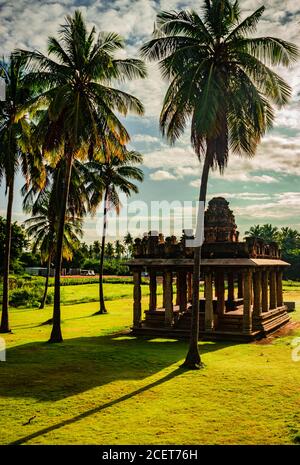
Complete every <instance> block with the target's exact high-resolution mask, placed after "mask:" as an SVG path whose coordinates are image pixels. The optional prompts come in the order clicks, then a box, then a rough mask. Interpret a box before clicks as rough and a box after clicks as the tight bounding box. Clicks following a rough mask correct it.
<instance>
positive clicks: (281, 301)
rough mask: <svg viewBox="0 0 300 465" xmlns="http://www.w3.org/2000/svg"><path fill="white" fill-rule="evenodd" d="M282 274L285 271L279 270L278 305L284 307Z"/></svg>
mask: <svg viewBox="0 0 300 465" xmlns="http://www.w3.org/2000/svg"><path fill="white" fill-rule="evenodd" d="M282 275H283V272H282V270H279V271H278V272H277V280H276V282H277V306H278V307H282V306H283V293H282Z"/></svg>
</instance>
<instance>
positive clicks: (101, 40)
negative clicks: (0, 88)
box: [21, 11, 146, 342]
mask: <svg viewBox="0 0 300 465" xmlns="http://www.w3.org/2000/svg"><path fill="white" fill-rule="evenodd" d="M95 34H96V31H95V28H93V29H92V30H91V31H88V30H87V27H86V24H85V22H84V20H83V18H82V15H81V13H80V11H75V13H74V16H73V17H71V16H67V17H66V23H65V24H64V25H63V26H62V27H61V29H60V31H59V39H56V38H54V37H50V38H49V41H48V56H46V55H44V54H42V53H40V52H36V51H35V52H24V51H21V53H22V55H24V56H25V57H26V59H27V60H28V71H29V72H28V75H27V77H26V79H27V83H29V84H31V85H32V86H33V87H34V88H35V89H36V91H37V92H38V95H37V97H36V98H35V99H34V100H33V101H32V108H34V107H35V106H36V105H40V104H41V103H43V104H45V105H46V106H47V109H48V111H47V112H46V114H45V115H44V117H43V118H41V120H40V122H39V132H38V135H39V138H40V140H42V141H43V143H42V145H43V151H44V153H46V154H48V155H52V154H53V152H55V154H56V156H57V155H58V154H59V155H60V156H61V157H62V158H64V159H65V160H66V166H67V168H66V172H65V178H64V181H63V192H62V196H61V208H60V212H59V216H60V221H59V228H58V234H57V246H56V260H55V294H54V308H53V328H52V332H51V336H50V341H49V342H61V341H62V340H63V338H62V333H61V324H60V320H61V318H60V273H61V264H62V247H63V236H64V225H65V214H66V206H67V199H68V195H69V187H70V179H71V173H72V168H73V164H74V159H76V158H82V157H86V156H87V155H89V157H92V156H93V154H94V153H95V152H100V153H101V152H103V153H106V151H107V149H108V150H111V149H114V150H115V153H116V154H117V156H122V155H123V145H124V144H125V143H127V142H128V141H129V134H128V132H127V131H126V129H125V127H124V125H123V124H122V123H121V121H120V120H119V119H118V117H117V116H116V113H115V112H116V111H118V112H119V113H120V114H122V115H126V114H127V112H128V111H133V112H135V113H137V114H139V115H141V114H142V113H143V106H142V104H141V103H140V101H139V100H138V99H137V98H135V97H133V96H132V95H130V94H128V93H126V92H123V91H121V90H119V89H116V88H113V87H111V83H112V81H114V80H128V79H134V78H144V77H145V76H146V71H145V67H144V65H143V63H142V62H141V61H140V60H135V59H130V58H129V59H116V58H115V53H116V52H118V51H119V50H121V49H123V48H124V44H123V40H122V38H121V37H120V36H119V35H118V34H115V33H101V34H99V35H98V37H97V38H96V36H95ZM52 57H54V58H52Z"/></svg>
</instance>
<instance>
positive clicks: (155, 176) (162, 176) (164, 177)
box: [150, 170, 177, 181]
mask: <svg viewBox="0 0 300 465" xmlns="http://www.w3.org/2000/svg"><path fill="white" fill-rule="evenodd" d="M150 178H151V179H152V181H168V180H171V179H172V180H173V179H177V178H176V176H174V175H173V174H171V173H169V171H164V170H158V171H155V172H154V173H151V174H150Z"/></svg>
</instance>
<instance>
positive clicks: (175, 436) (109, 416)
mask: <svg viewBox="0 0 300 465" xmlns="http://www.w3.org/2000/svg"><path fill="white" fill-rule="evenodd" d="M91 286H92V287H91V288H90V285H82V286H74V289H73V290H72V286H70V287H67V288H65V289H63V292H64V299H66V300H68V299H69V301H70V300H71V299H73V298H74V300H76V299H77V301H78V300H80V299H81V298H82V296H84V294H85V296H86V297H87V298H90V296H91V293H92V292H94V291H95V292H96V290H95V289H96V285H91ZM93 286H94V287H93ZM131 290H132V287H131V286H130V285H127V284H126V285H120V284H107V285H106V288H105V292H106V295H107V296H108V297H109V298H111V299H113V300H109V301H108V302H107V307H108V310H109V314H108V315H99V316H91V315H92V314H93V313H94V312H95V311H96V310H97V309H98V305H97V303H96V302H89V303H81V304H76V305H75V304H73V305H64V306H63V307H62V319H63V325H62V326H63V335H64V338H65V341H64V343H62V344H58V345H49V344H47V343H46V342H45V341H46V340H47V339H48V337H49V333H50V327H49V326H48V325H43V324H42V323H43V322H45V321H46V320H47V319H49V318H50V317H51V308H50V307H47V308H46V309H45V310H37V309H34V310H31V309H14V310H12V311H11V326H12V328H13V333H12V334H9V335H5V336H4V337H5V339H6V342H7V347H8V349H7V361H6V362H1V363H0V395H1V400H0V403H1V416H0V443H2V444H8V443H15V442H17V443H24V444H130V443H133V444H193V443H194V444H293V443H297V442H300V395H299V394H300V392H299V391H300V362H298V363H297V362H293V361H292V360H291V341H292V339H293V337H295V336H298V337H299V336H300V330H299V329H298V330H295V332H294V334H290V335H288V336H285V337H280V338H275V339H273V341H272V343H270V344H262V343H251V344H230V343H227V344H225V343H207V342H205V343H204V342H201V343H200V350H201V353H202V359H203V362H204V363H205V365H206V367H205V368H204V369H203V370H200V371H195V372H188V371H182V370H181V369H179V365H180V363H181V362H182V361H183V359H184V356H185V353H186V350H187V342H184V341H180V342H178V341H176V340H170V339H147V338H144V339H137V338H133V337H129V336H127V335H124V334H120V331H123V330H124V329H126V328H129V327H130V324H131V319H132V298H131ZM146 291H147V289H146V288H145V289H144V287H143V292H144V293H146ZM68 292H70V294H68ZM72 292H73V293H72ZM95 295H96V294H95ZM159 299H161V296H160V297H159ZM285 299H286V300H296V301H297V312H295V313H294V314H293V316H292V317H293V319H294V320H300V292H299V288H297V286H295V289H294V287H290V289H289V291H288V293H287V295H286V296H285ZM143 300H144V304H145V305H144V306H145V307H146V304H147V301H148V297H147V296H145V297H144V298H143ZM31 418H32V420H31V421H30V422H29V423H28V421H29V419H31Z"/></svg>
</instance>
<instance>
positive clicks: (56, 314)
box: [49, 154, 73, 342]
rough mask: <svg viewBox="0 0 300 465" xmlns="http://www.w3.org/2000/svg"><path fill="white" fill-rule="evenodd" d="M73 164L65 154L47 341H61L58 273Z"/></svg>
mask: <svg viewBox="0 0 300 465" xmlns="http://www.w3.org/2000/svg"><path fill="white" fill-rule="evenodd" d="M72 166H73V155H72V154H68V155H67V166H66V174H65V179H64V185H63V186H62V200H61V211H60V217H59V226H58V234H57V244H56V261H55V278H54V306H53V326H52V331H51V336H50V339H49V342H62V341H63V338H62V333H61V320H60V275H61V264H62V249H63V241H64V229H65V217H66V210H67V203H68V197H69V188H70V180H71V173H72Z"/></svg>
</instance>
